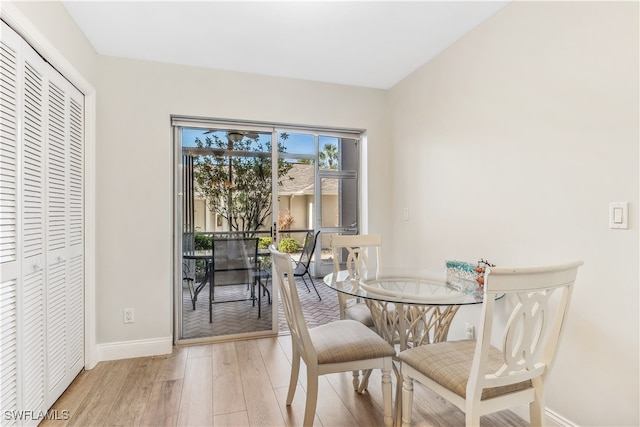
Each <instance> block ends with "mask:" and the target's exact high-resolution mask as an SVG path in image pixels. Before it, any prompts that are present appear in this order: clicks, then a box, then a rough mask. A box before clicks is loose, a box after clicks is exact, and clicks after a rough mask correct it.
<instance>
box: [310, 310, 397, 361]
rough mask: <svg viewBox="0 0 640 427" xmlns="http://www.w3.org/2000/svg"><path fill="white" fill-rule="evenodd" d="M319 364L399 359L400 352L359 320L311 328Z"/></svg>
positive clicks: (340, 321)
mask: <svg viewBox="0 0 640 427" xmlns="http://www.w3.org/2000/svg"><path fill="white" fill-rule="evenodd" d="M309 335H310V336H311V341H312V342H313V346H314V347H315V349H316V352H317V354H318V364H319V365H322V364H326V363H342V362H352V361H354V360H366V359H374V358H378V357H386V356H395V354H396V351H395V350H394V348H393V347H392V346H391V345H389V343H387V342H386V341H385V340H384V339H382V338H381V337H380V336H379V335H378V334H376V333H375V332H373V331H372V330H371V329H369V328H367V327H366V326H364V325H363V324H362V323H360V322H356V321H355V320H338V321H336V322H331V323H327V324H325V325H321V326H318V327H316V328H312V329H309Z"/></svg>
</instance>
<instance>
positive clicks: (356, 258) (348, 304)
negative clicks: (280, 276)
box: [330, 234, 382, 392]
mask: <svg viewBox="0 0 640 427" xmlns="http://www.w3.org/2000/svg"><path fill="white" fill-rule="evenodd" d="M330 246H331V253H332V257H333V278H334V280H335V279H336V278H337V276H338V272H339V271H343V270H346V271H347V276H345V277H344V282H348V283H349V286H353V287H357V286H358V285H359V283H360V280H364V279H376V278H378V273H379V271H380V257H381V247H382V237H381V236H380V235H379V234H356V235H340V234H334V235H332V236H331V243H330ZM343 256H344V258H343ZM343 259H344V262H343ZM371 260H373V262H374V263H375V264H374V265H373V266H372V265H371V264H372V263H371ZM338 305H339V310H340V319H351V320H355V321H357V322H360V323H362V324H363V325H365V326H366V327H368V328H371V329H373V328H374V326H375V325H374V322H373V317H372V316H371V310H369V307H368V306H367V305H366V304H365V303H364V302H362V301H358V300H357V298H356V297H354V296H351V295H347V294H344V293H342V292H338ZM369 375H371V371H370V370H369V371H365V372H363V373H362V380H360V372H358V371H354V372H353V385H354V387H357V389H358V390H359V391H361V392H362V391H363V390H364V389H366V388H367V386H368V382H369Z"/></svg>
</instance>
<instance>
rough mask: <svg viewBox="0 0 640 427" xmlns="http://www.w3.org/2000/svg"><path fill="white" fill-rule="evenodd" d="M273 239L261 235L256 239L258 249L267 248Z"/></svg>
mask: <svg viewBox="0 0 640 427" xmlns="http://www.w3.org/2000/svg"><path fill="white" fill-rule="evenodd" d="M272 241H273V239H272V238H271V237H261V238H260V240H258V249H268V248H269V245H270V244H271V242H272Z"/></svg>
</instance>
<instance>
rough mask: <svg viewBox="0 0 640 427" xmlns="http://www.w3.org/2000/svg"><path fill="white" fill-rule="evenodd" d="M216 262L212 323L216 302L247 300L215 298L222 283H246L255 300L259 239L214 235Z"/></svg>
mask: <svg viewBox="0 0 640 427" xmlns="http://www.w3.org/2000/svg"><path fill="white" fill-rule="evenodd" d="M212 250H213V263H212V266H211V284H210V286H209V323H212V322H213V304H214V303H215V302H236V301H246V300H247V299H246V298H245V299H234V300H224V301H215V288H216V287H220V286H228V285H238V284H247V286H248V287H249V289H250V291H251V295H250V298H249V299H250V300H252V301H253V305H255V302H256V295H255V287H256V285H259V284H260V268H259V267H258V238H229V239H226V238H221V239H218V238H214V239H213V241H212ZM260 315H261V298H260V292H258V317H260Z"/></svg>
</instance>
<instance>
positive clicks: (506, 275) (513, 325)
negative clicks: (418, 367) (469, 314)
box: [467, 261, 583, 401]
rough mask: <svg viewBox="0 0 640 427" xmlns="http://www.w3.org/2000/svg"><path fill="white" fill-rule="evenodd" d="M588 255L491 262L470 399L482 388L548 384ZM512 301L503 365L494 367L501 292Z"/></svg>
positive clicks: (470, 384) (480, 391) (469, 394)
mask: <svg viewBox="0 0 640 427" xmlns="http://www.w3.org/2000/svg"><path fill="white" fill-rule="evenodd" d="M582 264H583V263H582V261H575V262H571V263H566V264H559V265H551V266H544V267H525V268H517V267H515V268H509V267H489V268H487V269H486V270H485V275H484V303H483V305H482V306H483V308H482V323H481V325H480V328H479V331H478V341H477V344H476V350H475V354H474V359H473V364H472V367H471V374H470V377H469V382H468V383H467V399H470V398H473V399H476V400H478V401H479V400H480V396H481V395H482V390H483V389H486V388H491V387H498V386H503V385H508V384H515V383H519V382H522V381H527V380H532V381H533V382H534V386H535V385H536V382H538V383H537V385H538V386H542V384H544V381H545V380H546V377H547V375H548V374H549V372H550V370H551V367H552V365H553V362H554V360H555V356H556V352H557V349H558V344H559V342H560V337H561V335H562V330H563V328H564V324H565V320H566V314H567V310H568V307H569V300H570V299H571V292H572V290H573V284H574V282H575V278H576V274H577V271H578V267H579V266H581V265H582ZM499 294H505V299H506V301H505V302H506V303H507V304H512V305H513V307H512V308H511V310H510V316H509V318H508V321H507V323H506V326H505V328H504V330H503V331H502V337H501V338H502V341H501V342H502V345H501V348H499V349H500V350H501V351H502V354H503V360H502V361H501V363H502V366H501V367H500V368H499V369H497V370H495V371H492V372H489V369H488V368H487V366H488V361H489V348H490V346H491V341H492V333H493V332H495V331H493V318H494V307H495V304H496V296H497V295H499Z"/></svg>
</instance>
